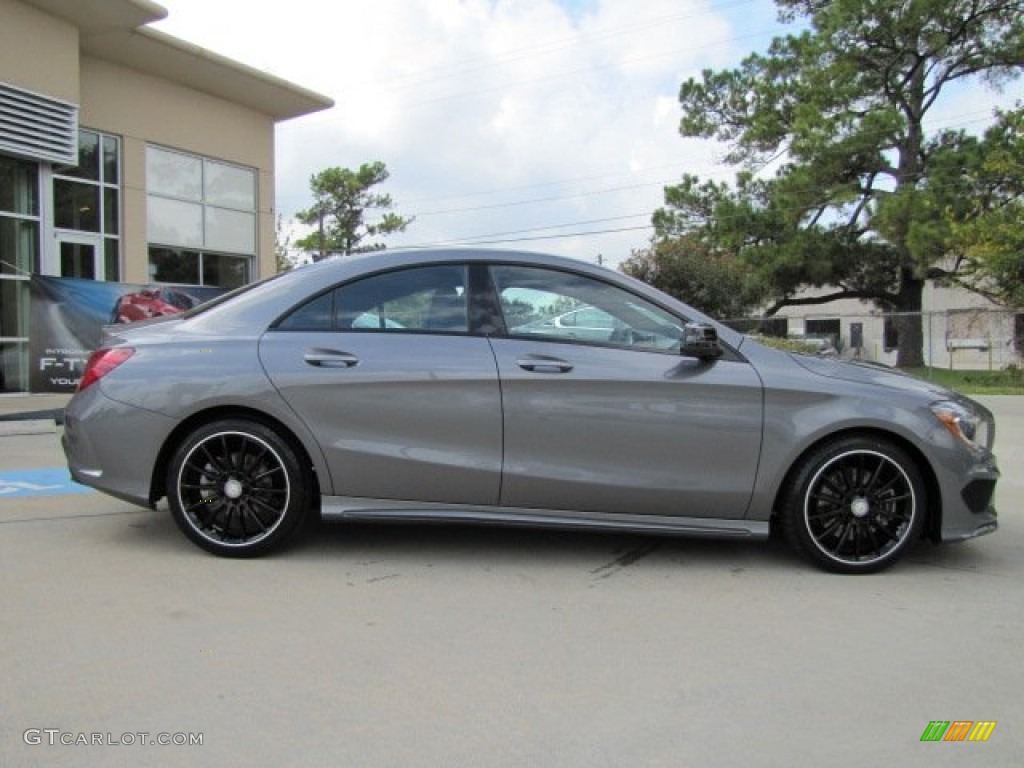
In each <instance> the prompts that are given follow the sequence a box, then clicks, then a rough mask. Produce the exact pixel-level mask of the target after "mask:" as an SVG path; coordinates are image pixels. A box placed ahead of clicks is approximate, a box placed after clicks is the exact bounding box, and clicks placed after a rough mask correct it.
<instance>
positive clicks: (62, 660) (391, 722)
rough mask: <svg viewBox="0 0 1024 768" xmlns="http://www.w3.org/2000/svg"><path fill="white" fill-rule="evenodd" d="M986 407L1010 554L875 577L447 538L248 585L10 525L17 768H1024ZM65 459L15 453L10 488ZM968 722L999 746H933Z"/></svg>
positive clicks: (132, 530) (121, 521)
mask: <svg viewBox="0 0 1024 768" xmlns="http://www.w3.org/2000/svg"><path fill="white" fill-rule="evenodd" d="M984 400H985V402H986V403H988V404H989V405H990V406H991V407H992V408H993V410H994V411H995V412H996V414H997V418H998V419H999V430H998V435H997V452H998V454H999V457H1000V462H1001V466H1002V468H1003V473H1004V477H1003V480H1002V481H1001V483H1000V486H999V490H998V497H997V498H998V504H999V507H1000V511H1001V518H1000V525H1001V529H1000V530H999V531H998V532H997V533H995V534H993V535H991V536H987V537H984V538H982V539H978V540H976V541H972V542H967V543H964V544H959V545H947V546H941V547H934V546H931V545H928V544H922V545H921V546H920V547H918V548H917V549H916V550H915V551H914V552H913V553H912V554H911V557H910V558H909V559H908V560H907V561H905V562H903V563H901V564H899V565H898V566H896V567H895V568H893V569H891V570H890V571H887V572H885V573H882V574H878V575H875V576H868V577H843V576H834V575H829V574H825V573H822V572H819V571H817V570H814V569H812V568H810V567H808V566H807V565H805V564H804V563H803V562H802V561H801V560H798V559H796V558H795V557H793V556H791V555H790V554H789V552H788V551H787V550H786V549H785V548H784V547H782V546H781V545H777V544H774V543H770V544H764V543H743V542H733V541H727V542H714V541H698V540H685V539H655V538H647V537H641V536H626V535H597V534H578V533H555V532H531V531H509V530H501V529H474V528H460V527H436V528H431V527H423V526H409V527H387V526H361V525H351V526H326V527H322V528H318V529H314V530H311V531H308V532H306V533H305V534H304V535H303V536H302V537H301V538H300V539H299V541H298V542H296V544H295V545H294V546H292V547H290V548H288V549H287V550H285V551H283V552H281V553H280V554H279V555H275V556H272V557H267V558H263V559H258V560H250V561H231V560H224V559H219V558H215V557H212V556H209V555H206V554H204V553H203V552H201V551H200V550H198V549H197V548H196V547H194V546H193V545H191V544H190V543H188V542H187V541H186V540H185V538H184V537H183V536H182V535H181V534H180V533H179V532H178V531H177V530H176V529H175V527H174V524H173V522H172V521H171V519H170V516H169V515H168V514H167V512H166V511H165V510H158V511H155V512H154V511H148V510H141V509H138V508H135V507H132V506H130V505H127V504H124V503H122V502H119V501H117V500H114V499H111V498H108V497H105V496H102V495H100V494H97V493H86V494H79V495H74V496H72V495H55V496H42V495H39V496H28V497H18V498H14V497H10V498H4V497H3V496H0V577H2V578H3V588H2V589H0V681H2V685H0V712H2V713H3V717H0V766H2V768H8V766H10V767H11V768H14V767H18V768H21V767H22V766H34V765H40V766H42V765H45V766H86V767H88V766H104V767H106V766H132V767H133V768H134V767H136V766H178V765H181V766H242V765H245V766H264V765H265V766H280V765H305V766H320V765H322V766H360V767H361V768H363V767H366V768H375V767H376V766H396V767H397V766H402V768H406V767H407V766H472V767H473V768H488V767H489V766H530V768H535V767H536V766H554V767H557V768H573V767H575V766H580V767H581V768H599V767H601V766H609V767H612V766H614V767H615V768H621V767H622V766H631V767H632V766H728V767H729V768H734V767H735V766H780V768H781V767H783V766H784V767H785V768H792V766H801V765H828V766H857V768H860V767H861V766H863V765H899V766H904V767H905V766H928V768H933V767H935V766H940V767H941V766H962V765H985V766H1017V765H1019V764H1020V755H1022V754H1024V704H1022V701H1021V695H1020V692H1021V691H1022V690H1024V665H1021V663H1020V658H1019V647H1020V638H1021V637H1022V636H1024V612H1022V611H1021V606H1024V519H1022V516H1021V512H1020V510H1021V509H1022V507H1024V478H1022V476H1021V473H1020V469H1021V466H1022V464H1021V460H1022V458H1024V399H1017V398H984ZM58 437H59V430H55V431H53V432H50V433H44V434H33V435H19V436H6V437H0V477H11V476H12V473H17V472H22V471H24V472H28V471H37V470H39V469H41V468H45V467H58V466H60V465H61V463H62V457H61V455H60V451H59V447H58V444H57V439H58ZM36 484H37V485H45V483H36ZM947 720H948V721H995V722H996V727H995V728H994V730H993V731H992V733H991V736H990V738H989V740H988V741H987V742H984V743H970V742H962V743H948V742H936V743H923V742H921V740H920V739H921V736H922V734H923V733H924V731H925V730H926V728H927V727H928V725H929V723H931V722H932V721H947ZM161 734H166V738H164V737H163V736H161ZM197 736H198V737H199V739H200V740H201V741H202V743H201V744H195V743H194V742H195V740H196V737H197ZM161 740H166V741H169V742H171V743H168V744H166V745H165V744H161V743H159V742H160V741H161ZM63 742H71V743H63ZM175 742H178V743H175ZM190 742H192V743H190Z"/></svg>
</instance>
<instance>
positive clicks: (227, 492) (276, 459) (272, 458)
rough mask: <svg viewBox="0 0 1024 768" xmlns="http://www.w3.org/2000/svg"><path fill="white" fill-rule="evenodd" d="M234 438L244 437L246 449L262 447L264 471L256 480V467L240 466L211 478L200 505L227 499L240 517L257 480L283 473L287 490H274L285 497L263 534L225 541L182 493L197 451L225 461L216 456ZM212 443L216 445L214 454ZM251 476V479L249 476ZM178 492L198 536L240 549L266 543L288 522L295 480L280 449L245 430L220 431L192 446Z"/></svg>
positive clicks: (183, 464) (186, 517)
mask: <svg viewBox="0 0 1024 768" xmlns="http://www.w3.org/2000/svg"><path fill="white" fill-rule="evenodd" d="M231 438H235V439H237V438H241V439H242V440H243V445H245V446H248V445H250V444H251V445H255V446H258V447H259V449H260V454H259V457H258V458H259V459H265V460H264V461H261V463H260V464H259V465H258V466H259V467H260V468H261V470H260V471H259V472H256V477H255V478H254V477H253V476H252V472H251V470H253V469H254V467H252V466H250V467H248V468H246V467H244V466H243V467H241V468H237V467H236V468H234V469H232V470H230V471H229V470H222V473H223V474H224V475H226V477H223V478H220V479H218V478H214V477H207V483H206V485H208V488H209V490H208V492H207V495H206V496H202V493H201V492H200V493H197V495H199V496H201V498H200V499H199V500H197V503H198V501H206V500H207V499H209V500H211V502H213V501H216V500H218V498H222V499H225V500H226V502H225V503H226V504H228V505H231V506H232V507H233V508H234V509H236V510H237V511H238V514H243V512H242V510H240V509H238V507H241V506H242V505H244V504H246V503H247V501H248V496H249V494H250V493H251V490H252V488H251V484H252V481H253V480H254V479H256V480H258V479H259V477H260V476H266V475H269V474H271V473H280V475H281V478H282V481H283V488H280V489H274V490H278V491H281V492H282V493H283V498H282V500H281V502H280V503H278V504H276V505H275V507H276V509H275V516H274V519H273V521H272V522H271V523H270V524H269V525H267V526H266V528H264V529H263V530H261V531H260V532H259V533H255V534H253V535H251V536H246V537H245V538H241V539H240V538H236V537H231V538H229V537H227V536H225V537H224V538H222V537H220V536H218V535H216V534H214V533H213V529H212V528H211V527H208V526H204V525H203V524H202V523H201V522H200V521H199V520H198V517H197V514H196V512H195V511H189V507H190V505H191V504H192V502H190V501H187V500H186V499H185V498H184V494H183V490H182V486H183V484H184V482H185V476H186V472H187V471H189V469H190V466H189V465H190V463H191V462H192V460H193V457H195V456H196V454H197V452H203V451H205V452H207V454H208V455H210V454H214V455H213V458H215V459H217V460H221V459H223V458H224V457H223V456H220V455H215V454H216V444H217V443H219V444H220V445H224V444H225V442H224V441H225V440H227V439H231ZM215 441H216V442H215ZM211 443H214V445H213V450H212V451H211ZM268 461H269V462H271V463H273V464H274V465H275V466H273V467H269V468H266V465H267V462H268ZM197 463H206V464H208V463H209V462H207V461H206V460H199V461H197ZM192 471H196V470H195V468H194V467H193V468H192ZM247 474H248V477H247V476H246V475H247ZM200 479H202V478H200ZM260 490H264V491H266V490H269V489H266V488H263V489H260ZM174 492H175V494H176V495H177V497H178V499H177V500H178V504H179V506H180V507H181V510H182V512H183V514H182V517H183V519H184V520H185V521H186V522H187V523H188V525H189V527H190V528H192V529H193V530H194V531H195V532H196V534H198V535H199V536H201V537H202V538H204V539H206V540H207V541H210V542H213V543H215V544H217V545H218V546H220V547H229V548H237V549H244V548H246V547H251V546H253V545H254V544H257V543H259V542H261V541H263V540H264V539H266V538H268V537H269V536H271V535H273V533H274V532H275V531H276V530H277V528H278V527H279V526H280V525H281V523H282V522H283V521H284V519H285V517H286V514H285V513H286V511H287V509H288V505H289V504H290V503H291V497H292V488H291V480H290V478H289V477H288V471H287V467H286V465H285V463H284V461H283V460H282V458H281V455H280V454H279V453H278V452H277V451H276V450H274V448H273V446H271V445H270V444H269V443H268V442H267V441H266V440H264V439H263V438H261V437H259V436H257V435H254V434H252V433H251V432H246V431H241V430H222V431H219V432H214V433H212V434H210V435H206V436H205V437H203V439H202V440H200V441H199V442H197V443H196V444H195V445H194V446H192V448H191V449H190V450H189V452H188V454H187V455H186V456H185V458H184V460H183V461H182V462H181V466H180V467H179V468H178V475H177V478H176V483H175V490H174ZM196 508H198V507H196Z"/></svg>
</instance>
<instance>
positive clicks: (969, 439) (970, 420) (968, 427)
mask: <svg viewBox="0 0 1024 768" xmlns="http://www.w3.org/2000/svg"><path fill="white" fill-rule="evenodd" d="M932 413H934V414H935V417H936V418H937V419H938V420H939V421H940V422H942V426H944V427H945V428H946V429H948V430H949V433H950V434H951V435H953V437H955V438H957V439H958V440H962V441H964V442H965V443H967V445H968V446H970V447H971V448H973V449H975V450H977V449H979V448H988V447H989V439H990V431H991V425H990V424H989V421H988V419H984V418H982V417H981V416H979V415H978V414H976V413H974V412H973V411H970V410H969V409H967V408H966V407H964V406H962V405H960V403H955V402H953V401H951V400H946V401H943V402H940V403H934V404H932Z"/></svg>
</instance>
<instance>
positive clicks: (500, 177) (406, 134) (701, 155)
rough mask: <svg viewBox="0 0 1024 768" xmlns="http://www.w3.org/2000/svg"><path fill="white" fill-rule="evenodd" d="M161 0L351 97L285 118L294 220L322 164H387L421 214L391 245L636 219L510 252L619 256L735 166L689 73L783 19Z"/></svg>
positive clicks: (263, 60) (291, 76)
mask: <svg viewBox="0 0 1024 768" xmlns="http://www.w3.org/2000/svg"><path fill="white" fill-rule="evenodd" d="M162 4H163V5H165V6H166V7H167V8H168V11H169V18H168V19H167V20H166V21H165V22H162V23H161V24H160V25H159V26H160V27H161V28H162V29H163V30H164V31H166V32H169V33H170V34H174V35H177V36H179V37H182V38H184V39H186V40H189V41H190V42H193V43H197V44H199V45H202V46H204V47H208V48H210V49H212V50H214V51H217V52H218V53H221V54H223V55H226V56H229V57H231V58H234V59H237V60H238V61H241V62H243V63H246V64H249V65H250V66H254V67H257V68H260V69H264V70H266V71H268V72H271V73H272V74H274V75H277V76H279V77H283V78H285V79H288V80H291V81H292V82H295V83H297V84H299V85H302V86H305V87H307V88H311V89H313V90H316V91H319V92H321V93H324V94H326V95H328V96H330V97H332V98H333V99H335V101H336V102H337V106H336V107H335V108H334V109H332V110H330V111H329V112H325V113H321V114H316V115H310V116H307V117H303V118H299V119H297V120H293V121H290V122H286V123H283V124H281V125H280V126H279V127H278V133H277V137H278V138H277V206H278V209H279V210H280V211H281V212H282V213H284V214H285V215H286V216H290V215H291V214H292V213H294V211H296V210H298V209H300V208H303V207H305V206H307V205H308V204H309V202H310V196H309V178H310V176H311V175H312V174H313V173H315V172H317V171H319V170H322V169H324V168H327V167H329V166H335V165H340V166H345V167H357V166H358V165H359V164H361V163H363V162H368V161H372V160H382V161H384V162H385V163H386V164H387V166H388V169H389V170H390V171H391V178H390V179H389V180H388V182H387V183H386V185H385V186H384V187H383V189H384V190H385V191H387V192H389V193H391V194H392V196H393V197H394V199H395V201H396V207H397V210H398V211H399V212H400V213H402V214H405V215H417V216H418V218H417V221H416V222H415V223H414V224H413V225H412V226H411V227H410V228H409V231H408V232H407V233H406V234H405V235H402V236H398V237H395V238H391V239H389V241H388V242H389V244H391V245H393V246H398V245H403V244H424V243H434V242H447V241H452V240H458V239H464V238H470V237H475V236H484V235H496V236H495V237H493V238H488V239H506V238H508V237H523V238H526V237H535V236H539V235H545V234H551V233H553V232H557V231H559V230H545V231H538V232H527V231H524V230H532V229H536V228H539V227H550V226H553V225H558V224H573V223H577V224H576V225H575V226H570V227H567V228H566V229H564V230H561V231H568V232H579V231H589V230H606V229H608V230H613V229H625V230H626V231H622V232H618V233H614V232H613V233H606V234H601V235H588V236H578V237H572V238H566V239H558V240H537V241H525V242H522V243H518V244H515V245H507V246H504V247H517V246H519V247H524V248H530V249H536V250H547V251H552V252H559V253H564V254H567V255H571V256H576V257H579V258H584V259H588V260H593V259H594V258H595V257H596V255H597V254H598V253H601V254H603V255H604V257H605V259H606V261H611V262H612V263H615V262H618V261H619V260H621V259H622V258H625V257H626V256H628V255H629V252H630V250H631V249H633V248H638V247H642V246H643V245H645V243H646V242H647V239H648V237H649V232H648V231H647V230H644V229H630V228H633V227H643V226H644V225H646V224H648V223H649V220H650V214H651V213H652V212H653V210H654V209H655V208H656V207H658V206H659V205H660V204H661V202H662V186H663V184H664V183H666V182H671V181H672V180H674V179H677V178H678V177H679V176H680V174H682V173H684V172H689V173H700V174H704V175H712V174H713V175H716V176H718V177H719V178H721V177H722V176H723V169H722V168H721V167H720V166H716V165H715V163H716V162H717V161H718V160H719V159H720V157H721V154H722V150H721V148H716V147H713V146H710V145H709V144H707V143H702V142H696V141H684V140H683V139H682V138H680V137H679V134H678V131H677V127H678V121H679V116H680V115H679V106H678V101H677V94H678V89H679V85H680V83H681V82H682V81H683V79H685V78H686V77H689V76H693V75H696V74H698V73H699V71H700V70H701V69H702V68H704V67H725V66H730V65H734V64H736V63H737V62H738V61H739V60H740V58H741V57H742V56H743V55H745V54H746V53H747V52H748V51H749V50H751V49H754V48H758V47H763V46H764V45H765V44H766V43H767V41H768V39H769V37H770V34H771V33H772V32H775V31H777V28H774V27H773V26H772V23H771V22H770V21H769V19H770V17H771V16H772V15H773V13H774V8H773V4H772V3H771V2H769V0H725V1H719V2H716V3H715V4H714V5H712V3H711V0H644V2H637V1H636V0H582V1H581V0H289V1H288V2H287V3H280V4H269V3H260V4H256V3H253V2H251V0H162ZM726 13H729V14H731V15H730V16H728V17H726V16H725V15H724V14H726ZM528 201H537V202H528ZM498 206H504V207H498ZM439 211H455V212H451V213H438V212H439ZM627 217H632V218H627ZM579 222H594V223H590V224H581V223H579ZM507 232H520V233H521V234H519V235H507V236H506V235H498V233H507Z"/></svg>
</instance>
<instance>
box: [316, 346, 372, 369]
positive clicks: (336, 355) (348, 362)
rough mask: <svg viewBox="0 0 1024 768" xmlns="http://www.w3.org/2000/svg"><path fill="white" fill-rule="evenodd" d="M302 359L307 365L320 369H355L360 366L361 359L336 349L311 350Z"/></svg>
mask: <svg viewBox="0 0 1024 768" xmlns="http://www.w3.org/2000/svg"><path fill="white" fill-rule="evenodd" d="M302 359H303V360H305V361H306V364H307V365H315V366H317V367H318V368H354V367H355V366H356V365H358V364H359V358H358V357H356V356H355V355H350V354H349V353H348V352H339V351H337V350H334V349H310V350H307V351H306V354H304V355H303V356H302Z"/></svg>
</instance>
